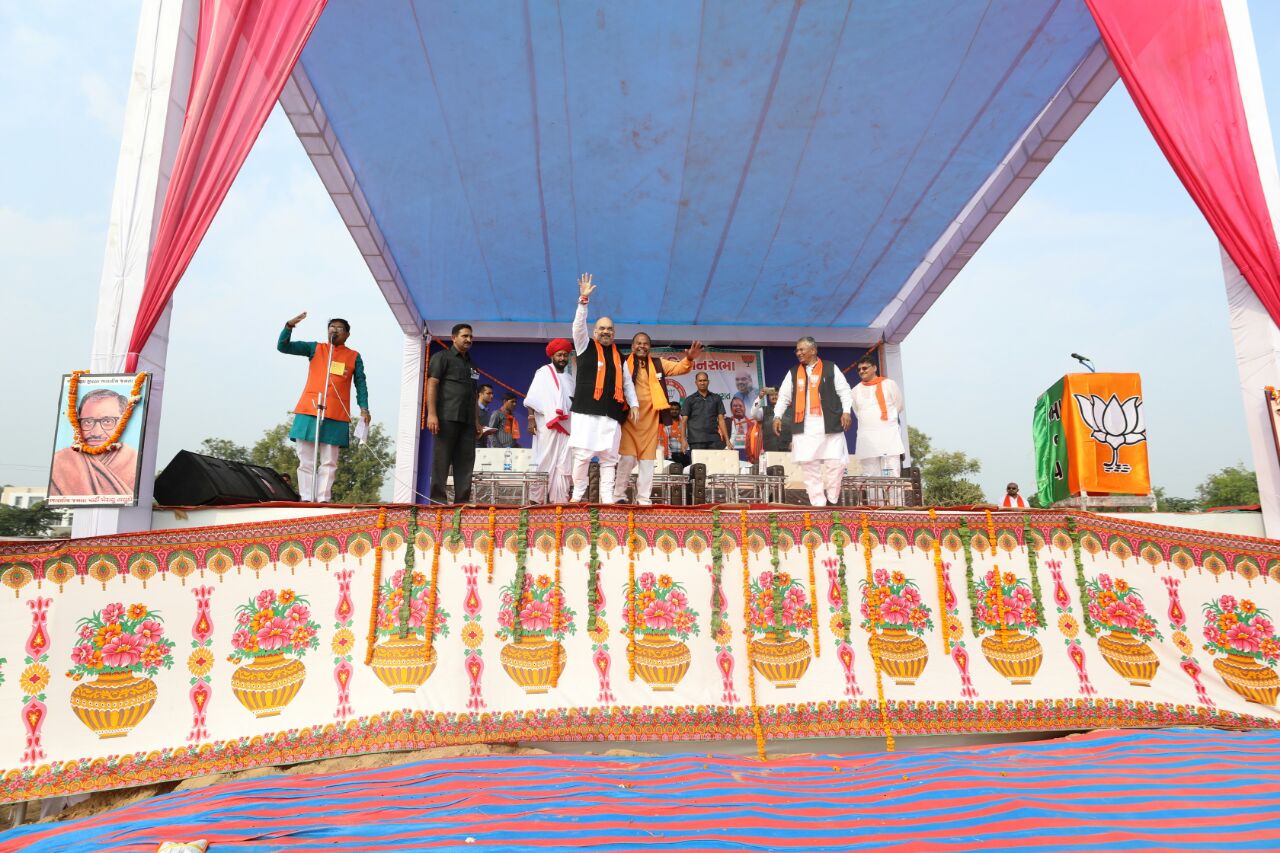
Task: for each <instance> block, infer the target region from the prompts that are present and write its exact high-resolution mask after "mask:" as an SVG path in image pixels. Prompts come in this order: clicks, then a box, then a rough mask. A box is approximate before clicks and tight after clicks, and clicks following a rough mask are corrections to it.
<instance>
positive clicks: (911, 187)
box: [302, 0, 1098, 328]
mask: <svg viewBox="0 0 1280 853" xmlns="http://www.w3.org/2000/svg"><path fill="white" fill-rule="evenodd" d="M1097 40H1098V32H1097V29H1096V28H1095V26H1094V24H1093V22H1092V19H1091V18H1090V17H1089V14H1088V12H1087V10H1086V9H1085V7H1084V4H1083V2H1082V0H990V2H988V1H987V0H910V2H908V0H899V1H898V2H892V1H891V0H876V2H851V0H841V2H836V1H835V0H808V2H794V3H786V2H761V1H760V0H751V2H743V0H706V2H703V3H695V2H691V0H648V2H645V3H631V2H585V0H582V2H577V0H562V2H550V0H524V2H523V3H521V2H516V1H515V0H509V2H500V0H468V2H462V3H445V2H428V0H416V2H415V1H414V0H410V2H390V0H330V2H329V4H328V7H327V8H326V10H325V12H324V14H323V16H322V17H321V19H320V22H319V24H318V26H317V27H316V30H315V32H314V34H313V35H312V37H311V40H310V42H309V43H308V45H307V48H306V50H305V52H304V54H303V57H302V62H303V67H304V69H305V70H306V72H307V74H308V76H309V77H310V79H311V81H312V84H313V85H314V86H315V89H316V91H317V93H318V95H319V97H320V102H321V104H322V106H323V107H324V109H325V111H326V113H327V114H328V116H329V120H330V121H331V123H332V125H333V127H334V130H335V132H336V134H337V136H338V139H339V141H340V142H341V144H342V146H343V148H344V150H345V152H346V154H347V156H348V159H349V160H350V162H351V165H352V168H353V170H354V172H355V174H356V177H357V179H358V180H359V182H360V185H361V187H362V189H363V191H364V193H365V196H366V198H367V199H368V201H369V204H370V207H371V209H372V211H373V214H374V216H375V218H376V220H377V222H378V224H379V226H380V227H381V228H382V231H383V233H384V234H385V236H386V238H387V242H388V244H389V246H390V251H391V253H392V255H393V257H394V258H395V261H396V263H397V264H398V265H399V267H400V270H401V272H402V274H403V276H404V278H405V281H406V284H407V286H408V289H409V291H410V293H411V294H412V296H413V299H414V301H415V302H416V303H417V307H418V309H419V311H420V312H421V314H422V316H423V317H425V318H427V319H439V318H467V319H471V320H474V321H483V320H487V321H497V320H503V321H567V320H568V319H569V318H571V317H572V314H573V310H574V302H575V298H576V294H577V288H576V284H575V281H576V278H577V275H578V273H579V272H580V271H590V272H592V273H594V274H595V276H596V281H597V284H599V285H600V287H601V290H600V292H599V298H598V299H596V300H595V301H594V302H593V312H592V313H593V314H598V313H600V312H608V313H610V314H612V315H613V316H614V318H615V319H616V320H618V321H621V322H632V323H635V322H645V323H677V324H687V323H700V324H733V325H738V324H745V325H788V326H813V327H832V328H840V327H859V326H868V325H870V324H871V323H872V321H873V320H874V319H875V318H876V316H877V315H878V314H879V313H880V311H881V309H882V308H884V306H885V305H886V303H888V301H889V300H891V299H892V298H893V297H894V296H895V295H897V293H898V291H899V289H900V288H901V286H902V284H903V282H904V280H905V279H906V278H907V276H908V275H910V273H911V272H912V270H914V269H915V267H916V266H917V264H918V263H919V262H920V259H921V257H922V256H923V255H924V253H925V252H926V251H927V250H928V249H929V248H930V247H931V246H932V245H933V243H934V242H935V241H936V240H937V238H938V236H939V235H940V234H941V233H942V231H943V230H944V229H945V228H946V226H947V224H948V223H949V222H950V221H951V220H953V219H954V218H955V217H956V216H957V215H958V214H959V212H960V210H961V209H962V208H963V206H964V205H965V203H966V202H967V201H968V200H969V199H970V198H971V197H972V196H973V195H974V193H975V192H976V191H977V189H978V188H979V187H980V186H981V185H982V183H983V182H984V181H985V180H986V179H987V178H988V176H989V175H990V174H991V173H992V171H993V170H994V169H995V168H996V166H997V165H998V164H999V162H1000V161H1001V159H1002V158H1003V157H1004V156H1005V155H1006V154H1007V153H1008V151H1009V150H1010V148H1011V147H1012V145H1013V144H1014V143H1015V142H1016V141H1017V139H1018V137H1019V136H1020V135H1021V133H1022V132H1023V131H1024V130H1025V129H1026V128H1027V127H1028V126H1029V125H1030V124H1031V123H1032V121H1033V120H1034V119H1035V118H1036V116H1037V115H1038V113H1039V112H1040V110H1042V109H1043V107H1044V106H1045V104H1046V103H1047V102H1048V101H1049V99H1050V98H1051V97H1052V96H1053V95H1054V94H1055V93H1056V92H1057V91H1058V89H1059V88H1060V87H1061V86H1062V84H1063V83H1064V82H1065V80H1066V79H1067V77H1068V76H1069V75H1070V73H1071V72H1072V70H1074V68H1075V67H1076V66H1077V65H1078V64H1079V62H1080V61H1081V60H1082V59H1083V58H1084V56H1085V55H1086V54H1087V52H1088V51H1089V50H1090V49H1091V48H1092V47H1093V45H1094V44H1095V43H1096V42H1097Z"/></svg>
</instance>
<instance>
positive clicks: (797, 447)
mask: <svg viewBox="0 0 1280 853" xmlns="http://www.w3.org/2000/svg"><path fill="white" fill-rule="evenodd" d="M791 373H792V371H790V370H788V371H787V375H786V376H785V377H784V378H783V380H782V387H780V388H779V389H778V402H777V403H776V404H774V407H773V416H774V417H775V418H794V417H795V414H794V412H793V411H792V409H791V397H792V393H793V390H794V389H793V388H792V387H791ZM833 373H834V376H835V379H834V382H833V384H834V385H835V390H836V396H838V397H839V398H840V412H841V413H842V414H843V413H844V412H847V411H849V406H850V405H851V404H852V395H851V394H850V391H849V382H848V380H846V379H845V378H844V374H843V373H842V372H840V369H839V368H837V369H836V370H835V371H833ZM821 378H822V369H821V367H819V365H818V363H817V362H816V361H815V362H814V363H813V364H811V365H809V381H810V382H818V381H819V380H820V379H821ZM848 455H849V445H848V443H847V442H845V440H844V432H843V431H841V432H833V433H828V432H827V425H826V419H825V418H824V417H823V416H822V415H815V414H811V413H808V412H806V414H805V418H804V429H803V430H794V431H793V432H792V435H791V458H792V459H793V460H794V461H795V462H798V463H804V462H816V461H818V460H820V459H833V460H834V459H839V460H841V461H842V462H843V461H844V460H845V459H847V458H848Z"/></svg>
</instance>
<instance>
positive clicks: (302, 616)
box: [286, 604, 311, 627]
mask: <svg viewBox="0 0 1280 853" xmlns="http://www.w3.org/2000/svg"><path fill="white" fill-rule="evenodd" d="M286 617H287V618H288V620H289V621H290V622H292V623H293V624H294V626H295V627H296V626H298V625H301V624H303V623H305V622H306V621H307V620H308V619H310V618H311V608H309V607H307V605H305V604H295V605H293V607H290V608H289V612H288V614H286Z"/></svg>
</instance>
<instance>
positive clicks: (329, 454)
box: [293, 439, 338, 503]
mask: <svg viewBox="0 0 1280 853" xmlns="http://www.w3.org/2000/svg"><path fill="white" fill-rule="evenodd" d="M293 444H294V447H293V449H294V450H295V451H296V452H297V454H298V494H299V495H301V496H302V499H303V500H304V501H310V500H315V501H318V502H320V503H328V502H329V501H330V500H331V499H332V497H333V480H334V478H335V477H336V476H337V475H338V446H337V445H336V444H324V443H321V445H320V482H319V483H316V482H315V479H316V472H315V469H314V468H313V467H312V466H313V464H314V461H315V453H316V443H315V442H314V441H302V440H301V439H299V440H297V441H295V442H294V443H293ZM313 485H315V486H317V489H316V495H315V497H314V498H313V497H312V495H311V487H312V486H313Z"/></svg>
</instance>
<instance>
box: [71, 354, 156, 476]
mask: <svg viewBox="0 0 1280 853" xmlns="http://www.w3.org/2000/svg"><path fill="white" fill-rule="evenodd" d="M90 372H91V371H88V370H73V371H71V379H70V380H69V381H68V384H67V420H68V421H70V423H71V449H72V450H75V451H77V452H79V453H85V454H88V455H89V456H100V455H102V454H103V453H107V452H108V451H111V450H117V449H119V447H120V437H121V436H122V435H124V431H125V429H126V428H127V427H128V426H129V418H131V417H132V416H133V410H134V408H136V407H137V405H138V401H139V400H141V399H142V385H143V383H144V382H146V381H147V375H148V374H147V373H145V372H143V373H139V374H138V375H137V376H135V377H133V387H132V388H130V389H129V401H128V402H127V403H126V404H125V407H124V411H123V412H121V413H120V420H118V421H116V428H115V429H113V430H112V431H111V435H109V436H107V440H106V441H105V442H103V443H102V444H100V445H98V446H97V447H89V446H88V445H86V444H85V443H84V436H83V435H81V433H80V414H79V413H78V412H77V411H76V403H77V402H79V400H78V394H79V388H80V377H81V376H84V375H86V374H88V373H90Z"/></svg>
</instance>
